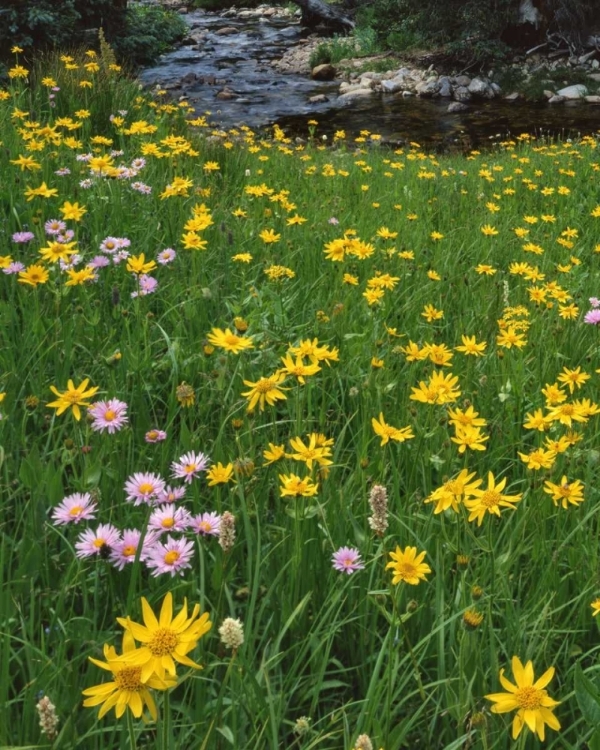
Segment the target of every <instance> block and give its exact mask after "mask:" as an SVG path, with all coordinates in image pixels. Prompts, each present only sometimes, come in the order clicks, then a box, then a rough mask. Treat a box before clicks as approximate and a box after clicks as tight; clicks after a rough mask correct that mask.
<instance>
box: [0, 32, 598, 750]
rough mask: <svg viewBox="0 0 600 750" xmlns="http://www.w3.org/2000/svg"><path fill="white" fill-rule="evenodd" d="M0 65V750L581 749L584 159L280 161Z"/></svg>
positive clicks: (588, 160) (118, 86) (339, 154)
mask: <svg viewBox="0 0 600 750" xmlns="http://www.w3.org/2000/svg"><path fill="white" fill-rule="evenodd" d="M14 60H15V61H14V66H13V68H12V69H11V72H10V75H11V78H10V83H9V85H7V86H6V87H5V88H4V89H3V90H0V141H1V145H0V176H1V177H0V217H1V222H0V323H1V325H0V394H1V395H0V400H1V403H0V413H1V417H2V418H1V420H0V446H1V447H0V507H1V513H0V534H1V547H0V747H3V748H14V749H15V750H16V748H22V749H23V750H24V749H25V748H50V747H52V748H61V750H66V749H68V748H85V750H96V749H98V750H113V749H114V750H117V749H122V750H124V749H125V748H128V749H133V748H158V749H159V750H184V749H187V748H190V749H192V748H193V749H194V750H211V749H213V748H218V749H219V750H224V749H225V748H236V749H237V748H243V749H244V750H259V749H260V750H265V749H267V748H268V750H277V749H278V748H295V749H298V750H309V749H313V748H319V749H322V750H338V749H342V748H343V749H344V750H352V748H356V749H357V750H365V749H366V750H369V748H375V750H379V749H380V748H383V750H399V749H400V748H405V747H417V748H431V749H432V750H441V749H442V748H443V749H445V750H462V749H464V750H475V749H478V750H479V749H482V750H491V749H492V748H494V749H497V750H502V749H504V748H512V747H517V748H536V747H540V746H541V744H542V740H543V743H544V745H545V746H546V747H549V748H555V749H556V750H558V749H559V748H560V749H561V750H567V749H575V748H577V749H580V748H584V747H589V748H599V747H600V731H599V730H598V729H597V727H598V726H599V723H600V675H599V674H598V672H599V671H600V667H599V665H598V650H599V648H600V635H599V632H598V621H597V620H595V619H594V615H595V614H597V613H598V611H599V610H600V599H599V597H600V578H599V566H598V562H599V561H598V535H599V531H600V529H599V524H600V517H599V515H598V511H597V510H596V509H597V508H600V503H599V500H600V497H599V491H598V485H597V481H598V475H599V466H600V444H599V442H598V434H599V430H598V413H599V412H600V407H599V406H598V399H599V390H598V383H599V382H600V374H599V373H600V357H599V356H598V352H599V345H600V340H599V333H598V325H599V322H600V300H597V299H596V298H595V295H599V296H600V281H599V277H598V267H599V263H600V233H599V230H600V191H599V189H598V184H599V183H598V174H599V172H600V150H598V148H597V145H598V140H597V138H596V137H595V136H593V135H592V136H589V137H584V138H583V139H582V140H580V141H578V142H570V141H568V142H562V143H561V142H551V141H540V140H534V139H533V138H532V137H530V136H528V135H525V134H524V135H520V136H518V137H515V138H514V139H512V140H504V141H500V140H499V141H498V142H493V143H490V148H489V150H487V151H485V152H481V153H479V152H476V151H473V152H471V153H470V154H466V155H464V156H460V155H455V156H447V157H446V156H445V157H437V156H434V155H431V154H427V153H426V152H424V151H423V150H422V149H421V148H420V146H419V144H417V143H411V144H410V145H407V146H406V147H405V148H403V149H397V150H395V151H394V150H391V149H388V148H385V147H383V146H382V145H380V143H379V139H378V136H377V134H373V133H366V132H365V133H364V134H363V135H362V136H361V137H359V138H356V139H355V138H351V137H349V136H346V134H345V133H343V132H338V133H336V135H335V137H330V138H329V139H323V138H322V137H321V135H320V133H319V126H318V123H312V122H311V123H307V129H306V139H305V140H304V141H303V142H297V141H295V140H293V139H289V138H287V137H286V134H285V133H283V132H281V131H280V130H279V129H277V128H275V129H274V131H273V134H272V138H269V139H266V138H264V137H263V136H262V135H260V134H255V133H253V132H251V131H250V130H248V129H246V128H239V129H236V130H231V131H227V132H225V131H220V130H215V129H214V128H213V127H212V126H211V125H210V116H209V115H206V116H199V115H198V114H196V113H193V112H190V111H189V110H188V107H187V105H186V103H185V102H177V101H175V102H174V101H171V100H169V99H168V97H167V96H166V94H165V92H160V91H159V92H152V94H150V93H148V92H142V91H141V90H140V89H139V87H138V86H137V85H136V84H135V83H134V82H131V81H129V80H127V79H126V78H125V77H123V76H122V75H121V73H120V71H119V70H118V67H117V66H116V65H115V64H114V60H113V58H112V57H111V54H110V50H109V49H108V48H106V46H103V47H102V51H101V53H98V54H96V53H93V52H88V53H84V52H81V53H80V54H77V55H75V54H73V55H72V56H62V57H60V56H56V57H46V58H41V59H39V60H38V61H37V62H34V63H29V62H27V61H24V60H23V58H22V55H21V53H20V52H19V51H16V52H15V53H14ZM117 618H118V619H117ZM515 657H516V658H515ZM90 659H93V661H90ZM529 662H531V664H529ZM199 665H202V669H198V666H199ZM501 670H503V673H502V676H501ZM542 676H543V677H542ZM540 678H541V679H540ZM98 686H100V687H98ZM84 690H85V691H86V693H85V694H83V693H82V691H84ZM486 696H488V697H486ZM84 702H85V705H84ZM49 703H50V705H49ZM492 709H494V710H492ZM99 713H100V714H101V716H99ZM142 714H143V716H142ZM40 720H41V721H42V726H40ZM513 737H515V739H513ZM586 743H587V744H586Z"/></svg>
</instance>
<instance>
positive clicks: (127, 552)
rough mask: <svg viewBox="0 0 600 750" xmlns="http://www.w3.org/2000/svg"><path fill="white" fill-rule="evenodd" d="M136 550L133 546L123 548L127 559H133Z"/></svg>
mask: <svg viewBox="0 0 600 750" xmlns="http://www.w3.org/2000/svg"><path fill="white" fill-rule="evenodd" d="M135 552H136V549H135V547H134V546H133V544H128V545H127V546H126V547H123V555H124V556H125V557H133V556H134V555H135Z"/></svg>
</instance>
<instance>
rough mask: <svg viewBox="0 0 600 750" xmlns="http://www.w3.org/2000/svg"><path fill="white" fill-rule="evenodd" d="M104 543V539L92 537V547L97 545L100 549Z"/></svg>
mask: <svg viewBox="0 0 600 750" xmlns="http://www.w3.org/2000/svg"><path fill="white" fill-rule="evenodd" d="M105 544H106V540H105V539H94V541H93V545H94V547H98V549H100V547H104V545H105Z"/></svg>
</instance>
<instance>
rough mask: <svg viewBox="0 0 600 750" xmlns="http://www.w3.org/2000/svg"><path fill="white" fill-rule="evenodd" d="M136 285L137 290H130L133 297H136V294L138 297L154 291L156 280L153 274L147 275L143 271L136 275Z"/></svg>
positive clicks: (156, 285) (156, 284)
mask: <svg viewBox="0 0 600 750" xmlns="http://www.w3.org/2000/svg"><path fill="white" fill-rule="evenodd" d="M138 285H139V288H138V291H137V292H131V296H132V297H134V298H135V297H137V296H138V294H139V296H140V297H145V296H146V295H147V294H152V293H153V292H155V291H156V288H157V287H158V281H157V280H156V279H155V278H154V277H153V276H148V274H145V273H143V274H142V275H141V276H139V277H138Z"/></svg>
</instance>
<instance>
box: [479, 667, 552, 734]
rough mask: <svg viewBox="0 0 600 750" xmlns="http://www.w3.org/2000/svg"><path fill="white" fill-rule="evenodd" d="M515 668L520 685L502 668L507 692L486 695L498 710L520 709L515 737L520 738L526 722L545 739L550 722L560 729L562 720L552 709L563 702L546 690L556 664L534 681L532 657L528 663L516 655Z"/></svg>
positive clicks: (496, 710) (514, 722) (494, 711)
mask: <svg viewBox="0 0 600 750" xmlns="http://www.w3.org/2000/svg"><path fill="white" fill-rule="evenodd" d="M512 671H513V675H514V678H515V682H516V683H517V684H516V685H513V683H512V682H510V681H509V680H507V679H506V677H504V670H503V669H501V670H500V682H501V683H502V687H503V688H504V689H505V690H506V691H507V692H506V693H490V694H489V695H486V696H485V697H486V699H487V700H489V701H492V703H493V704H494V705H493V706H492V708H491V710H492V713H494V714H503V713H507V712H508V711H515V710H516V711H517V713H516V715H515V717H514V719H513V725H512V737H513V740H516V739H517V737H518V736H519V735H520V734H521V730H522V729H523V726H525V725H527V728H528V729H530V730H531V731H532V732H534V733H535V734H537V736H538V737H539V738H540V740H542V741H543V740H544V739H545V730H546V724H547V725H548V726H549V727H550V729H556V730H558V729H560V723H559V721H558V719H557V718H556V716H554V714H553V713H552V709H553V708H554V706H558V705H559V701H555V700H553V699H552V698H550V696H549V695H548V693H547V692H546V690H544V688H545V687H546V685H548V683H549V682H550V680H551V679H552V678H553V677H554V667H550V668H549V669H547V670H546V671H545V672H544V674H543V675H542V676H541V677H540V678H539V680H537V682H534V681H533V680H534V673H533V664H532V663H531V662H530V661H528V662H527V664H525V666H523V664H522V663H521V661H520V659H519V658H518V657H517V656H513V658H512Z"/></svg>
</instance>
